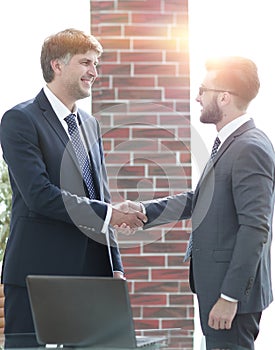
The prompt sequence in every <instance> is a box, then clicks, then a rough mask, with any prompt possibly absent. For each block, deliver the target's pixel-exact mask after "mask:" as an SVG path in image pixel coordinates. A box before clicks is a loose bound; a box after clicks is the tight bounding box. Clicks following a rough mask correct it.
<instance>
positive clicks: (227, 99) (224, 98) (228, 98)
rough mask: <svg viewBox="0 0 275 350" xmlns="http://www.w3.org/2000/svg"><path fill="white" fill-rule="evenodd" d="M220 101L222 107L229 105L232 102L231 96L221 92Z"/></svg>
mask: <svg viewBox="0 0 275 350" xmlns="http://www.w3.org/2000/svg"><path fill="white" fill-rule="evenodd" d="M218 101H219V103H220V104H221V105H222V106H225V105H227V104H228V103H229V102H230V101H231V94H230V93H229V92H227V91H224V92H221V93H220V94H219V96H218Z"/></svg>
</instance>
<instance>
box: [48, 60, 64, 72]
mask: <svg viewBox="0 0 275 350" xmlns="http://www.w3.org/2000/svg"><path fill="white" fill-rule="evenodd" d="M61 65H62V63H61V62H60V60H59V59H57V58H56V59H54V60H51V67H52V70H53V71H54V72H55V74H60V72H61Z"/></svg>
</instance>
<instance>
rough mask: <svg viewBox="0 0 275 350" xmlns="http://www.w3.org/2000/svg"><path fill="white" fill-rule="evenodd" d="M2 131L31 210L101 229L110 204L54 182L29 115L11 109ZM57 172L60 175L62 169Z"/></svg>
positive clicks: (13, 177) (14, 179)
mask: <svg viewBox="0 0 275 350" xmlns="http://www.w3.org/2000/svg"><path fill="white" fill-rule="evenodd" d="M0 132H1V133H0V137H1V145H2V150H3V156H4V159H5V161H6V163H7V164H8V167H9V172H10V177H11V182H12V185H13V187H14V188H16V189H17V190H18V195H20V196H21V197H22V198H23V200H24V202H25V204H26V206H27V208H28V209H29V211H30V212H33V213H36V214H38V215H43V216H46V217H48V218H51V219H55V220H61V221H64V222H67V223H70V224H75V225H76V226H79V227H80V228H81V227H82V228H89V229H90V230H92V231H93V233H96V232H101V229H102V226H103V223H104V219H105V215H106V212H107V205H106V204H105V203H103V202H100V201H95V200H89V199H87V198H85V197H79V196H77V195H75V194H73V193H70V192H69V191H68V190H66V191H65V190H62V189H61V188H59V187H58V186H56V185H54V184H53V183H52V182H51V181H50V179H49V174H48V171H47V165H46V164H45V162H44V159H43V152H42V148H41V144H40V142H41V140H40V139H39V133H38V131H37V129H36V126H35V125H34V123H33V120H32V118H31V117H30V116H29V115H28V114H26V113H23V112H22V111H21V110H18V109H12V110H10V111H8V112H7V113H5V115H4V116H3V118H2V121H1V129H0ZM52 156H53V157H54V156H55V155H54V154H53V155H52ZM68 171H69V170H68ZM56 172H57V176H60V174H59V170H58V169H57V170H56ZM15 195H17V193H15ZM68 213H70V215H69V214H68ZM72 217H73V219H72ZM87 235H89V230H88V231H87Z"/></svg>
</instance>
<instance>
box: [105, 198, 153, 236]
mask: <svg viewBox="0 0 275 350" xmlns="http://www.w3.org/2000/svg"><path fill="white" fill-rule="evenodd" d="M112 209H113V212H112V217H111V222H110V223H111V225H112V226H113V227H114V228H115V230H116V231H117V232H118V233H123V234H124V235H131V234H134V233H135V232H136V231H137V230H140V229H142V228H143V225H144V224H145V223H146V222H147V217H146V215H145V214H143V212H142V207H141V204H140V203H136V202H132V201H128V200H127V201H125V202H122V203H118V204H115V205H113V206H112Z"/></svg>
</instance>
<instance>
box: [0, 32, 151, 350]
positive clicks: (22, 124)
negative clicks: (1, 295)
mask: <svg viewBox="0 0 275 350" xmlns="http://www.w3.org/2000/svg"><path fill="white" fill-rule="evenodd" d="M101 53H102V46H101V45H100V43H99V42H98V41H97V40H96V39H95V38H94V37H93V36H91V35H87V34H85V33H83V32H81V31H79V30H75V29H68V30H64V31H62V32H59V33H57V34H54V35H52V36H50V37H49V38H47V39H46V40H45V42H44V44H43V47H42V51H41V67H42V72H43V76H44V79H45V81H46V83H47V84H46V86H45V87H44V88H43V89H42V90H41V91H40V92H39V94H38V95H37V96H36V97H35V98H34V99H33V100H30V101H26V102H23V103H20V104H18V105H17V106H15V107H14V108H12V109H10V110H9V111H7V112H6V113H5V114H4V116H3V118H2V121H1V129H0V132H1V134H0V135H1V145H2V150H3V157H4V159H5V161H6V163H7V165H8V168H9V175H10V182H11V187H12V192H13V199H12V216H11V227H10V236H9V239H8V242H7V246H6V251H5V257H4V262H3V270H2V283H4V292H5V335H6V343H5V346H6V347H29V346H37V343H36V339H35V337H34V335H33V333H34V326H33V320H32V315H31V310H30V305H29V300H28V295H27V290H26V284H25V278H26V276H27V275H29V274H40V275H41V274H44V275H82V276H84V275H85V276H113V277H114V278H124V271H123V265H122V261H121V256H120V252H119V248H118V244H117V241H116V238H115V235H114V231H113V228H112V227H113V226H120V225H121V224H122V223H125V225H126V226H127V227H129V229H130V228H131V229H132V230H135V229H136V228H137V227H141V226H142V225H143V221H145V220H146V218H145V216H144V215H143V214H141V213H140V212H138V213H128V214H127V213H124V212H122V211H121V210H119V207H118V208H115V207H114V206H112V205H111V204H110V193H109V189H108V183H107V176H106V169H105V165H104V155H103V148H102V142H101V136H100V129H99V124H98V122H97V120H96V119H95V118H94V117H92V116H91V115H89V114H88V113H86V112H85V111H83V110H81V109H79V108H77V105H76V101H77V100H80V99H82V98H85V97H88V96H89V95H90V89H91V86H92V84H93V82H94V80H95V79H96V78H97V68H96V66H97V63H98V58H99V56H100V55H101ZM61 326H62V325H61ZM11 334H13V335H14V334H16V336H15V335H14V336H9V335H11ZM27 334H28V335H27Z"/></svg>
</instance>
